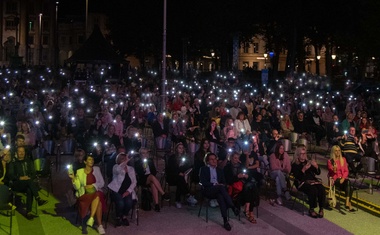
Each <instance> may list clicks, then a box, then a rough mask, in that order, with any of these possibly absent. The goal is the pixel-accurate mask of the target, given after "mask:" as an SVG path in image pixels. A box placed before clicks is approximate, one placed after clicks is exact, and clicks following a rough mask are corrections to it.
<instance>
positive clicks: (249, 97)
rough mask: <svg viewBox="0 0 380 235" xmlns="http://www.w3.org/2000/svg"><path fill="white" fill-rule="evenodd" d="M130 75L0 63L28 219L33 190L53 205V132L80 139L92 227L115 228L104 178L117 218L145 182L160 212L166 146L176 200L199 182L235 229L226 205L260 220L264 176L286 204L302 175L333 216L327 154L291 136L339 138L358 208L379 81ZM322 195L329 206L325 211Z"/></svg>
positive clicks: (16, 184) (84, 210)
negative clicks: (41, 151) (326, 188)
mask: <svg viewBox="0 0 380 235" xmlns="http://www.w3.org/2000/svg"><path fill="white" fill-rule="evenodd" d="M40 72H41V71H40ZM129 75H130V76H129V77H127V78H125V79H123V80H121V81H120V83H115V84H110V83H105V84H88V83H83V82H75V81H73V80H71V79H70V78H65V77H64V72H63V71H61V73H60V75H52V74H50V73H49V70H48V71H44V72H42V73H41V74H37V73H36V72H33V71H30V70H23V71H17V70H11V69H3V70H2V71H1V72H0V79H1V81H0V83H2V86H1V88H0V93H1V96H2V99H1V100H0V102H1V103H0V105H1V109H0V116H1V118H0V121H1V123H0V133H1V142H0V151H1V153H2V154H1V156H2V161H3V162H5V163H4V164H3V168H2V169H3V170H2V171H0V173H1V174H2V175H0V177H1V178H0V179H1V181H0V182H4V184H8V183H9V182H10V181H12V184H13V185H9V186H10V187H12V189H14V190H20V191H25V192H27V193H28V194H27V195H28V200H27V217H28V218H31V216H30V213H29V212H30V210H31V205H30V203H29V202H30V201H31V198H33V197H34V198H36V200H37V202H38V204H39V205H43V204H45V203H46V201H44V200H42V199H41V198H40V197H39V195H38V190H37V186H36V185H35V183H34V182H35V181H33V177H34V173H33V171H35V170H33V164H32V163H30V162H32V160H34V157H35V156H33V154H32V153H33V149H36V148H40V147H41V146H43V143H44V141H48V140H53V141H55V142H59V141H61V140H62V139H68V138H69V139H73V140H74V141H75V143H76V144H77V152H76V154H77V158H76V159H77V161H76V162H75V163H74V165H73V171H72V172H71V171H70V173H69V176H70V178H71V180H72V183H73V189H74V190H75V192H76V196H77V198H78V199H77V200H78V203H79V210H80V216H81V218H82V220H83V222H82V229H83V230H82V232H83V233H86V232H87V226H93V224H94V221H96V222H97V223H98V231H99V233H100V234H104V233H105V231H104V228H103V226H102V224H101V223H102V222H101V215H102V211H104V210H106V208H105V206H106V205H105V202H104V201H105V200H104V192H103V189H104V188H108V189H109V190H111V191H110V195H111V199H112V201H114V202H115V203H116V205H117V206H116V208H117V209H116V225H118V226H120V225H128V224H129V223H128V220H127V214H128V212H129V210H130V209H131V208H132V206H133V203H134V199H135V197H136V193H135V190H134V189H135V187H136V185H140V186H144V187H148V188H150V191H151V192H152V195H153V201H154V205H155V206H154V210H155V211H157V212H159V211H160V206H159V195H161V197H162V198H164V199H165V200H170V195H167V193H166V192H165V191H164V189H163V187H162V186H161V184H160V183H159V180H158V175H157V170H156V167H157V166H155V165H154V161H153V159H152V157H156V156H153V154H154V153H155V151H156V150H163V152H164V153H165V156H164V158H165V175H166V181H167V183H168V184H169V185H172V186H176V193H175V194H176V196H175V202H176V207H177V208H181V207H182V203H183V202H184V201H185V202H186V203H188V204H190V205H195V204H196V203H197V199H196V194H195V193H194V192H193V191H192V190H191V187H189V184H190V185H191V183H196V184H197V183H200V184H201V185H202V193H203V195H204V196H205V197H208V198H209V199H210V205H211V206H213V207H215V206H217V205H218V206H219V207H220V210H221V214H222V217H223V220H224V225H223V226H224V228H225V229H226V230H231V226H230V225H229V223H228V220H227V216H226V210H227V208H232V209H233V211H234V213H235V214H238V213H240V212H239V211H240V208H241V207H242V206H243V208H244V214H245V215H246V217H247V219H248V221H250V222H251V223H256V219H255V218H254V215H253V208H254V207H256V206H258V205H259V194H260V190H261V187H262V185H263V183H264V179H265V177H270V178H272V179H273V180H274V181H275V182H276V194H277V198H276V200H275V201H276V203H277V204H279V205H282V198H285V199H290V192H289V188H288V186H287V180H288V178H289V175H290V174H293V175H294V177H295V179H296V187H297V188H298V189H299V190H302V191H304V192H305V193H306V194H307V195H308V197H309V205H310V210H309V213H310V216H312V217H323V205H324V203H325V197H324V196H323V195H322V189H321V186H322V185H321V184H320V183H318V182H319V181H318V180H317V179H316V178H315V175H318V174H319V173H320V169H319V166H318V164H317V163H316V162H315V161H310V160H308V159H307V158H306V155H305V153H306V147H305V146H304V145H300V147H298V148H297V150H296V153H295V156H294V157H293V162H292V160H291V158H290V157H289V156H288V154H287V151H288V149H287V146H286V145H285V144H284V142H283V141H282V140H283V139H288V140H289V141H290V142H291V143H299V140H305V141H306V142H302V141H301V143H311V142H312V141H315V145H316V146H320V145H321V144H322V143H321V142H323V141H322V140H326V144H327V145H328V146H333V147H332V148H331V159H330V160H329V161H328V169H329V175H330V176H331V177H332V178H333V180H334V182H335V184H336V185H339V187H340V188H342V190H345V192H346V194H347V203H346V206H347V207H348V208H349V209H350V210H351V209H352V208H351V204H350V198H351V194H352V190H351V189H350V187H351V186H350V184H349V181H348V180H347V179H348V177H355V176H356V174H357V173H358V172H359V171H360V170H361V168H362V160H363V159H364V158H365V157H368V158H373V159H376V162H377V160H378V159H377V157H378V153H379V149H378V147H377V146H378V145H377V128H378V127H377V126H376V124H377V122H376V121H377V120H376V118H377V115H378V113H377V110H378V107H379V104H378V103H379V102H378V100H376V99H375V94H374V93H373V92H370V91H361V92H357V93H351V91H350V89H352V87H351V85H352V84H351V83H350V82H348V83H347V86H346V89H344V90H342V91H332V90H331V85H330V84H329V82H328V79H327V78H325V77H316V76H312V75H296V76H295V77H287V78H285V79H281V80H275V81H273V82H272V83H270V84H269V85H263V86H261V85H260V87H259V86H258V85H252V84H250V83H249V82H247V81H243V80H241V79H239V78H238V77H237V76H236V75H234V74H226V75H221V74H215V76H214V77H202V76H199V77H195V78H194V79H188V80H181V79H180V78H177V77H175V76H173V77H171V78H170V79H168V82H167V88H166V91H167V92H166V94H164V96H162V94H161V93H160V92H161V91H160V84H159V79H157V78H156V77H155V76H156V75H154V74H153V73H152V74H148V75H144V76H142V75H138V74H134V73H133V74H132V73H131V74H129ZM59 79H61V80H59ZM62 81H68V83H66V82H62ZM163 98H165V103H162V100H163ZM158 110H161V111H158ZM302 146H303V147H302ZM22 150H24V153H23V151H22ZM338 152H339V153H338ZM149 153H150V154H149ZM7 156H8V157H7ZM28 161H30V162H28ZM24 162H25V163H24ZM99 165H102V166H103V165H104V166H105V167H104V169H103V170H102V169H100V168H99V167H98V166H99ZM21 166H27V169H28V170H30V173H25V172H23V171H22V169H24V168H22V167H21ZM376 170H378V166H376ZM8 175H9V176H8ZM189 182H191V183H189ZM317 202H318V206H319V208H320V210H319V213H316V212H315V211H314V209H315V208H316V207H317ZM88 213H89V217H88V219H87V220H86V219H85V217H86V216H87V215H88Z"/></svg>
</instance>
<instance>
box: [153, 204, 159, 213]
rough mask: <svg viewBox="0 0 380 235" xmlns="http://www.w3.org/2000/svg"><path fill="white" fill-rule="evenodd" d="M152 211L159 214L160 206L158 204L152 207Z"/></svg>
mask: <svg viewBox="0 0 380 235" xmlns="http://www.w3.org/2000/svg"><path fill="white" fill-rule="evenodd" d="M154 211H156V212H160V205H158V204H156V205H154Z"/></svg>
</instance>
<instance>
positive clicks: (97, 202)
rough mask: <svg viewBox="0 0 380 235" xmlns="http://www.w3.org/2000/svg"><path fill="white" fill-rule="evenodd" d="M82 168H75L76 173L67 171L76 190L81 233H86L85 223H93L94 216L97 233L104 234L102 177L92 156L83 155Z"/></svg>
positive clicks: (91, 224) (90, 224)
mask: <svg viewBox="0 0 380 235" xmlns="http://www.w3.org/2000/svg"><path fill="white" fill-rule="evenodd" d="M83 161H84V163H85V165H86V166H85V167H84V168H80V169H78V170H77V174H76V175H74V172H70V171H69V177H70V178H71V181H72V183H73V186H74V189H75V190H76V193H75V194H76V196H77V203H78V209H79V215H80V217H81V219H82V234H87V225H88V226H90V227H92V226H93V225H94V216H96V222H97V223H98V232H99V234H105V231H104V228H103V226H102V213H103V211H105V209H106V208H105V200H104V193H103V192H102V191H101V190H102V188H103V187H104V179H103V176H102V174H101V172H100V169H99V167H97V166H94V159H93V158H92V156H89V155H87V156H85V157H84V159H83ZM89 210H90V218H89V219H88V220H87V222H86V221H85V217H86V215H87V213H88V211H89Z"/></svg>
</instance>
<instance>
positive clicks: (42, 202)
mask: <svg viewBox="0 0 380 235" xmlns="http://www.w3.org/2000/svg"><path fill="white" fill-rule="evenodd" d="M46 203H48V201H47V200H42V199H41V198H37V204H38V206H43V205H45V204H46Z"/></svg>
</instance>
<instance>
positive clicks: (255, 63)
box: [252, 62, 259, 70]
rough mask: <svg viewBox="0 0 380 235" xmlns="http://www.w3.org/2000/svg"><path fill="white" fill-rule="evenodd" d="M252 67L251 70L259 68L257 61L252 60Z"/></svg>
mask: <svg viewBox="0 0 380 235" xmlns="http://www.w3.org/2000/svg"><path fill="white" fill-rule="evenodd" d="M252 69H253V70H258V69H259V62H253V64H252Z"/></svg>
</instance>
